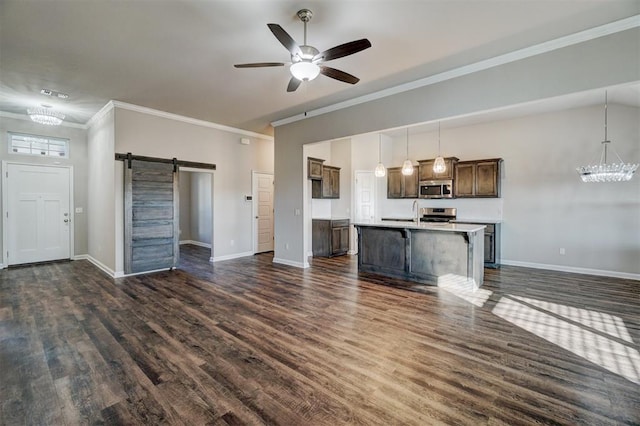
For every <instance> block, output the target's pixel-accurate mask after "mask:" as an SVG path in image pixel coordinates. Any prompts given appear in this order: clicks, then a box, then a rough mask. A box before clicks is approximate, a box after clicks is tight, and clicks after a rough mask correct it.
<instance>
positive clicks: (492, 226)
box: [456, 220, 500, 269]
mask: <svg viewBox="0 0 640 426" xmlns="http://www.w3.org/2000/svg"><path fill="white" fill-rule="evenodd" d="M456 223H468V224H472V225H475V224H478V222H460V221H457V220H456ZM481 225H486V228H484V266H485V267H486V268H493V269H497V268H499V267H500V224H499V223H482V224H481Z"/></svg>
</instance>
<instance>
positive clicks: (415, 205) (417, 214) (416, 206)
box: [411, 200, 420, 224]
mask: <svg viewBox="0 0 640 426" xmlns="http://www.w3.org/2000/svg"><path fill="white" fill-rule="evenodd" d="M414 210H415V211H416V215H415V216H414V217H413V221H414V222H415V223H416V224H418V223H420V206H418V200H413V206H411V213H413V211H414Z"/></svg>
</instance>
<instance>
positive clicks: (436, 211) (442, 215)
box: [420, 207, 456, 222]
mask: <svg viewBox="0 0 640 426" xmlns="http://www.w3.org/2000/svg"><path fill="white" fill-rule="evenodd" d="M420 213H421V214H422V216H421V217H420V222H451V221H452V220H455V219H456V209H455V208H450V207H423V208H421V209H420Z"/></svg>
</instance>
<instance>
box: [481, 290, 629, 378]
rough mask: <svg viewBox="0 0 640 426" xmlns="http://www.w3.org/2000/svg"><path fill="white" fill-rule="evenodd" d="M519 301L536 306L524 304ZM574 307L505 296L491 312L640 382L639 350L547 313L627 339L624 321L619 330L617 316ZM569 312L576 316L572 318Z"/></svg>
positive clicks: (627, 334) (614, 371)
mask: <svg viewBox="0 0 640 426" xmlns="http://www.w3.org/2000/svg"><path fill="white" fill-rule="evenodd" d="M515 299H519V300H515ZM521 301H522V302H525V303H527V304H530V305H532V306H535V307H536V308H537V309H536V308H532V307H531V306H527V305H526V304H524V303H521ZM574 309H576V308H571V307H569V306H565V305H559V304H555V303H549V302H545V301H540V300H535V299H529V298H524V297H516V296H507V297H502V298H501V299H500V301H499V302H498V303H497V304H496V306H495V307H494V308H493V311H492V312H493V313H494V314H495V315H497V316H499V317H500V318H502V319H504V320H506V321H509V322H510V323H512V324H514V325H516V326H518V327H521V328H523V329H524V330H527V331H529V332H531V333H533V334H535V335H536V336H538V337H541V338H543V339H545V340H547V341H549V342H551V343H553V344H555V345H558V346H560V347H561V348H563V349H566V350H568V351H571V352H573V353H574V354H576V355H578V356H580V357H582V358H585V359H587V360H588V361H590V362H593V363H595V364H597V365H599V366H601V367H603V368H605V369H607V370H609V371H611V372H612V373H615V374H618V375H620V376H622V377H624V378H625V379H627V380H630V381H631V382H633V383H636V384H640V353H639V352H638V351H637V350H636V349H634V348H632V347H630V346H627V345H625V344H623V343H620V342H618V341H616V340H613V339H611V338H609V337H607V336H605V335H602V334H599V333H597V332H594V331H592V330H589V329H586V328H584V327H581V326H579V325H577V324H572V323H570V322H568V321H565V320H563V319H561V318H558V317H557V316H554V315H551V314H550V313H554V314H556V315H560V316H563V317H565V318H570V319H571V320H572V321H575V322H578V323H580V324H583V323H586V324H585V325H587V324H588V325H587V326H588V327H590V328H592V329H594V330H598V331H600V332H602V333H607V334H610V335H613V336H616V337H617V338H618V339H620V340H624V341H629V342H630V341H631V340H630V339H631V337H630V336H629V333H628V331H627V330H626V327H624V324H621V326H622V327H623V328H624V330H619V329H618V327H616V328H615V329H612V328H611V327H612V325H611V324H618V323H617V321H616V320H615V318H617V317H612V316H611V315H608V314H603V313H600V312H595V311H587V310H584V309H583V310H580V309H577V310H574ZM543 310H544V311H543ZM545 311H546V312H545ZM555 311H558V312H555ZM581 311H586V312H581ZM547 312H550V313H547ZM560 312H562V314H561V313H560ZM592 313H593V314H592ZM595 314H599V315H595ZM572 315H573V316H577V317H576V318H574V317H573V316H572ZM579 319H580V320H579ZM599 319H602V321H604V323H598V321H599ZM617 319H618V320H620V322H621V321H622V320H621V319H619V318H617ZM611 332H613V333H611ZM623 336H626V337H628V339H626V338H624V337H623Z"/></svg>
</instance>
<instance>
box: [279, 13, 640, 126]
mask: <svg viewBox="0 0 640 426" xmlns="http://www.w3.org/2000/svg"><path fill="white" fill-rule="evenodd" d="M637 27H640V15H634V16H631V17H629V18H625V19H621V20H619V21H614V22H611V23H608V24H604V25H600V26H598V27H594V28H590V29H588V30H584V31H580V32H577V33H574V34H570V35H568V36H564V37H560V38H557V39H554V40H549V41H546V42H543V43H540V44H536V45H533V46H529V47H525V48H523V49H519V50H515V51H513V52H509V53H505V54H504V55H499V56H495V57H493V58H489V59H486V60H483V61H479V62H475V63H473V64H469V65H465V66H462V67H459V68H454V69H452V70H449V71H445V72H442V73H439V74H434V75H432V76H429V77H425V78H421V79H419V80H415V81H412V82H409V83H404V84H400V85H398V86H394V87H390V88H388V89H384V90H380V91H378V92H374V93H370V94H368V95H364V96H359V97H357V98H353V99H349V100H346V101H343V102H338V103H336V104H332V105H328V106H326V107H322V108H317V109H314V110H311V111H305V112H303V113H301V114H297V115H294V116H291V117H287V118H283V119H281V120H277V121H273V122H272V123H271V125H272V126H273V127H278V126H283V125H285V124H290V123H294V122H296V121H301V120H304V119H306V118H310V117H315V116H318V115H322V114H326V113H329V112H333V111H338V110H341V109H345V108H349V107H352V106H355V105H359V104H363V103H366V102H371V101H375V100H377V99H382V98H386V97H388V96H391V95H396V94H398V93H403V92H407V91H410V90H414V89H417V88H420V87H425V86H430V85H432V84H436V83H441V82H443V81H446V80H451V79H454V78H457V77H461V76H464V75H468V74H472V73H474V72H478V71H484V70H486V69H489V68H493V67H496V66H499V65H504V64H508V63H511V62H515V61H519V60H521V59H526V58H530V57H532V56H537V55H540V54H543V53H547V52H551V51H553V50H557V49H561V48H563V47H568V46H573V45H576V44H579V43H583V42H586V41H590V40H594V39H596V38H600V37H604V36H608V35H611V34H615V33H619V32H622V31H626V30H629V29H632V28H637Z"/></svg>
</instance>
